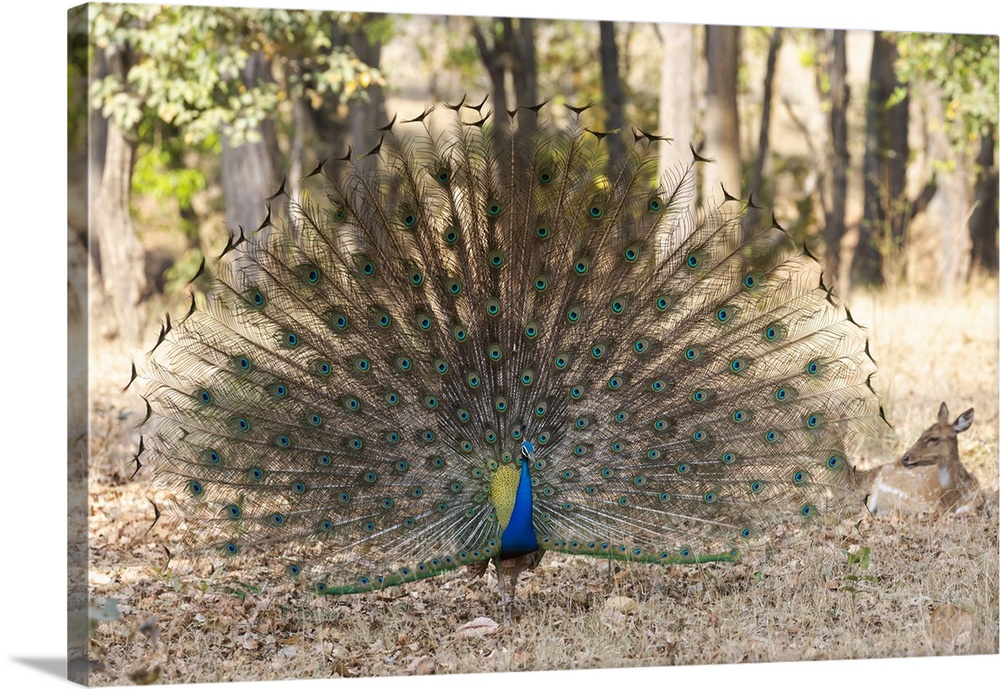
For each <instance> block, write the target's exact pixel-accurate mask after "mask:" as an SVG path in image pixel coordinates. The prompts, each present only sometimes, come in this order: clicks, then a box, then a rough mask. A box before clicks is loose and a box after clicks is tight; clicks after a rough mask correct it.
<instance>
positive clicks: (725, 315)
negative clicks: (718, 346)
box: [715, 306, 733, 323]
mask: <svg viewBox="0 0 1000 689" xmlns="http://www.w3.org/2000/svg"><path fill="white" fill-rule="evenodd" d="M732 316H733V312H732V311H730V310H729V309H727V308H726V307H725V306H723V307H722V308H721V309H719V310H718V311H716V312H715V320H717V321H719V322H720V323H727V322H729V319H730V318H732Z"/></svg>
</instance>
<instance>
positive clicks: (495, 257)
mask: <svg viewBox="0 0 1000 689" xmlns="http://www.w3.org/2000/svg"><path fill="white" fill-rule="evenodd" d="M489 262H490V265H491V266H493V267H494V268H499V267H500V266H502V265H503V264H504V255H503V252H502V251H500V250H499V249H496V250H494V251H491V252H490V255H489Z"/></svg>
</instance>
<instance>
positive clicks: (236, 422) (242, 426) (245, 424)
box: [232, 416, 250, 433]
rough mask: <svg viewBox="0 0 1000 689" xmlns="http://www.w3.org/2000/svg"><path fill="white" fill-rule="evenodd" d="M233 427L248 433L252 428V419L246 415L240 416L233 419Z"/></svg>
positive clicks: (240, 431)
mask: <svg viewBox="0 0 1000 689" xmlns="http://www.w3.org/2000/svg"><path fill="white" fill-rule="evenodd" d="M232 426H233V429H234V430H236V431H237V432H239V433H247V432H248V431H249V430H250V421H249V419H247V418H246V417H243V416H241V417H238V418H236V419H233V421H232Z"/></svg>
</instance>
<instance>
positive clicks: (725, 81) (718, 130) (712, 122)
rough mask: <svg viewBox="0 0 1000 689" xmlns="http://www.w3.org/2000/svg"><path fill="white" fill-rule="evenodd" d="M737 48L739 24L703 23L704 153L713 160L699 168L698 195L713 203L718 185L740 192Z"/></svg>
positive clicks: (718, 198) (719, 192) (719, 200)
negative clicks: (705, 75)
mask: <svg viewBox="0 0 1000 689" xmlns="http://www.w3.org/2000/svg"><path fill="white" fill-rule="evenodd" d="M739 52H740V27H738V26H706V27H705V54H706V56H707V58H708V88H707V90H706V96H707V101H706V103H705V153H706V155H707V156H708V157H710V158H715V160H716V162H715V163H714V164H713V165H706V166H704V167H703V169H702V173H703V177H702V197H703V198H705V199H708V198H713V199H714V200H715V203H716V204H720V203H722V201H723V193H722V186H724V187H725V189H726V191H727V192H728V193H729V194H731V195H733V196H736V197H738V196H739V195H740V177H741V175H740V121H739V111H738V109H737V105H736V77H737V70H738V68H739ZM720 185H722V186H720Z"/></svg>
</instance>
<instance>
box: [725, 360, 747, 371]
mask: <svg viewBox="0 0 1000 689" xmlns="http://www.w3.org/2000/svg"><path fill="white" fill-rule="evenodd" d="M746 366H747V362H746V361H745V360H744V359H733V360H732V361H730V362H729V370H730V371H732V372H733V373H740V372H741V371H743V369H745V368H746Z"/></svg>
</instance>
